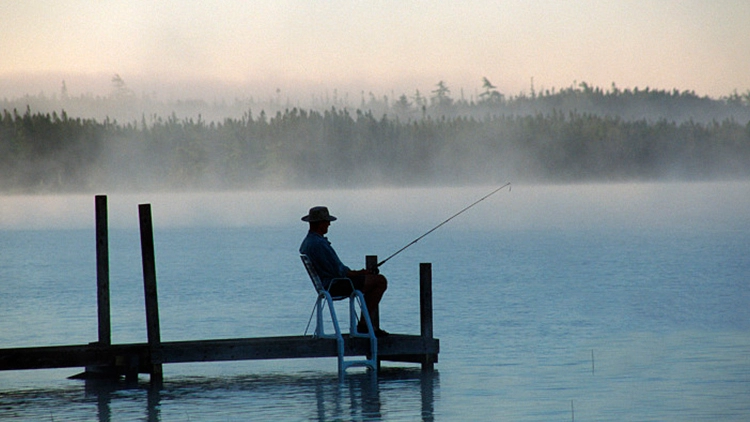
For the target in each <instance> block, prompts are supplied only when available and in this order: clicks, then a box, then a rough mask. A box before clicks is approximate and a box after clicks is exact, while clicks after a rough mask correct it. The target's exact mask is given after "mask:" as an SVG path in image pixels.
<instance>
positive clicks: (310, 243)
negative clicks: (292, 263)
mask: <svg viewBox="0 0 750 422" xmlns="http://www.w3.org/2000/svg"><path fill="white" fill-rule="evenodd" d="M299 252H300V253H302V254H305V255H307V256H308V257H309V258H310V261H312V264H313V266H314V267H315V271H317V273H318V276H319V277H320V281H321V282H322V283H323V287H324V288H326V289H327V288H328V286H329V285H330V284H331V280H332V279H334V278H339V277H346V274H347V273H348V272H349V271H350V269H349V267H347V266H346V265H344V264H343V263H342V262H341V260H340V259H339V256H338V255H337V254H336V251H335V250H333V246H331V242H330V241H329V240H328V238H326V237H325V236H322V235H320V234H318V233H315V232H308V233H307V236H306V237H305V239H304V240H303V241H302V244H301V245H300V247H299Z"/></svg>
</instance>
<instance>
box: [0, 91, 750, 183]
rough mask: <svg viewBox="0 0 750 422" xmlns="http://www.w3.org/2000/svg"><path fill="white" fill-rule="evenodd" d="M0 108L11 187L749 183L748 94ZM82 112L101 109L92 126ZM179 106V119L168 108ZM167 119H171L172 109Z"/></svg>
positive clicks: (96, 100) (31, 103)
mask: <svg viewBox="0 0 750 422" xmlns="http://www.w3.org/2000/svg"><path fill="white" fill-rule="evenodd" d="M117 88H118V90H117V91H115V92H113V94H112V95H110V96H105V97H92V96H80V97H68V96H67V94H66V93H65V92H63V95H61V96H57V95H54V96H52V97H48V96H27V97H25V98H17V99H11V100H9V99H5V100H0V109H1V110H2V112H1V113H0V191H2V192H4V193H39V192H93V191H105V190H123V191H132V190H201V189H252V188H262V187H273V188H283V187H356V186H375V185H384V186H421V185H434V184H441V185H461V184H482V183H486V184H492V183H497V182H502V181H513V182H514V183H515V182H519V181H524V182H533V183H579V182H599V181H615V182H617V181H656V180H691V181H692V180H698V181H701V180H717V179H721V180H728V179H746V178H747V177H748V176H750V91H749V92H748V93H747V94H742V95H740V94H737V93H734V94H732V95H729V96H727V97H722V98H718V99H713V98H708V97H699V96H697V95H695V94H694V93H692V92H688V91H683V92H679V91H677V90H674V91H661V90H650V89H648V88H646V89H645V90H639V89H637V88H636V89H634V90H630V89H626V90H622V89H619V88H617V87H616V86H615V85H614V84H613V86H612V87H611V88H609V89H606V90H604V89H601V88H596V87H592V86H589V85H587V84H585V83H581V84H578V85H575V86H571V87H570V88H565V89H562V90H559V91H555V90H553V91H549V90H548V91H544V92H538V93H537V92H533V91H532V92H531V93H529V94H519V95H518V96H512V97H507V96H505V95H503V94H501V93H500V92H498V91H497V90H496V89H495V87H494V86H493V85H492V84H491V83H490V82H489V81H487V80H486V79H485V80H484V85H483V87H482V90H480V91H478V92H477V93H476V95H472V96H471V98H470V99H466V98H465V95H463V93H462V94H461V96H460V98H457V97H456V95H455V94H453V93H451V90H450V88H449V87H448V86H447V85H446V84H445V83H444V82H440V83H438V84H437V85H436V86H435V89H434V90H433V91H431V92H429V93H424V94H422V93H420V92H419V91H416V93H414V94H410V95H407V94H404V95H401V96H398V97H396V96H393V97H394V98H388V97H381V98H378V97H375V96H373V95H370V96H369V97H368V96H365V95H364V93H363V94H362V96H361V101H359V102H357V101H352V100H349V99H342V98H337V97H333V98H331V97H328V98H323V99H319V101H318V104H317V105H316V106H315V107H312V106H311V107H302V106H298V105H296V104H293V103H289V102H286V103H285V102H284V101H282V100H278V99H277V100H275V101H274V100H269V101H266V102H261V101H253V100H245V101H239V100H237V101H235V102H234V103H233V104H227V103H225V102H222V103H213V104H210V103H207V102H204V101H193V102H172V103H163V102H158V101H156V100H152V99H149V98H148V97H145V96H144V97H138V96H136V95H134V94H133V93H132V92H129V91H128V90H127V89H126V87H124V85H123V84H120V85H119V86H118V87H117ZM85 107H89V108H91V109H93V110H97V111H99V112H100V113H101V112H105V113H107V115H105V116H98V117H96V116H92V115H90V114H89V115H86V113H84V112H82V111H80V110H83V109H84V108H85ZM170 107H171V111H168V110H169V108H170ZM165 110H166V111H165Z"/></svg>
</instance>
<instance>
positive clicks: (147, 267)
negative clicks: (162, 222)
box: [138, 204, 164, 381]
mask: <svg viewBox="0 0 750 422" xmlns="http://www.w3.org/2000/svg"><path fill="white" fill-rule="evenodd" d="M138 214H139V217H140V223H141V256H142V259H143V291H144V296H145V300H146V331H147V337H148V349H149V368H150V373H151V379H152V380H153V381H161V379H162V377H163V372H162V362H163V360H164V359H163V357H162V352H161V333H160V330H159V301H158V299H157V289H156V259H155V253H154V229H153V223H152V220H151V204H140V205H139V206H138Z"/></svg>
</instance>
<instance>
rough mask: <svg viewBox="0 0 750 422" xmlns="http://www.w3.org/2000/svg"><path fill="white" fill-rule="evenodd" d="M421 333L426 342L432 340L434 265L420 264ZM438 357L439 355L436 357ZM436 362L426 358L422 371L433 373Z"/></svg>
mask: <svg viewBox="0 0 750 422" xmlns="http://www.w3.org/2000/svg"><path fill="white" fill-rule="evenodd" d="M419 332H420V335H421V337H422V339H424V340H426V341H427V340H432V338H433V331H432V264H431V263H425V262H423V263H421V264H419ZM435 357H437V355H435ZM434 367H435V362H434V360H433V359H431V358H430V357H428V356H425V359H424V361H423V362H422V370H428V371H432V370H433V369H434Z"/></svg>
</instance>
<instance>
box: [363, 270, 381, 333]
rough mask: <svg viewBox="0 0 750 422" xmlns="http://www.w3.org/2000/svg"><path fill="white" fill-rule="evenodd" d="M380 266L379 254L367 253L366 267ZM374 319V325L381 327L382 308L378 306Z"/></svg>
mask: <svg viewBox="0 0 750 422" xmlns="http://www.w3.org/2000/svg"><path fill="white" fill-rule="evenodd" d="M377 266H378V256H377V255H366V256H365V268H366V269H370V268H376V267H377ZM373 317H374V318H373V319H372V326H373V327H380V308H378V310H377V312H375V313H374V315H373Z"/></svg>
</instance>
